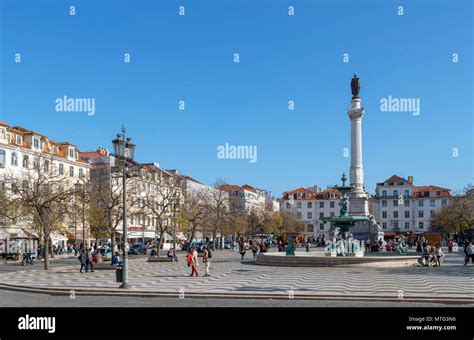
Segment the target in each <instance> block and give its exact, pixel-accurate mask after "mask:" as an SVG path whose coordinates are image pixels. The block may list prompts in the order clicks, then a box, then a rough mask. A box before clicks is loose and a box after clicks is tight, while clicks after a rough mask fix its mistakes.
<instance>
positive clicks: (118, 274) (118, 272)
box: [115, 267, 123, 282]
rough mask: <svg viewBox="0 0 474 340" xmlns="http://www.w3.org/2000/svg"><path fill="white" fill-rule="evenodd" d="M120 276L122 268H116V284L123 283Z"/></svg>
mask: <svg viewBox="0 0 474 340" xmlns="http://www.w3.org/2000/svg"><path fill="white" fill-rule="evenodd" d="M122 275H123V268H122V267H117V269H115V279H116V280H117V282H123V280H122V278H123V276H122Z"/></svg>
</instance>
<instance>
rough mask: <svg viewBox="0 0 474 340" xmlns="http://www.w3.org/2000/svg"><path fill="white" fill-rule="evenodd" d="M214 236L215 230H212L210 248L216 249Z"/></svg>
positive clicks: (215, 235)
mask: <svg viewBox="0 0 474 340" xmlns="http://www.w3.org/2000/svg"><path fill="white" fill-rule="evenodd" d="M216 237H217V232H216V231H215V230H214V231H213V232H212V249H216Z"/></svg>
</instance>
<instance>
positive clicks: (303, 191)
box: [282, 188, 316, 201]
mask: <svg viewBox="0 0 474 340" xmlns="http://www.w3.org/2000/svg"><path fill="white" fill-rule="evenodd" d="M298 193H300V194H310V197H309V198H308V197H306V195H301V197H300V198H298V197H294V196H293V199H295V200H297V201H298V200H301V201H304V200H311V199H313V200H314V199H316V193H315V192H314V191H311V190H309V189H305V188H298V189H295V190H291V191H285V192H284V193H283V198H282V199H284V200H285V199H286V200H287V199H289V196H292V195H295V194H298Z"/></svg>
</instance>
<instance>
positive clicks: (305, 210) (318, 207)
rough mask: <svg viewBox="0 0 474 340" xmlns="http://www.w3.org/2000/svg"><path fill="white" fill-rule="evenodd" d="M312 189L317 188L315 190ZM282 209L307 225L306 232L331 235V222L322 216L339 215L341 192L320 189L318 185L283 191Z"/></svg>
mask: <svg viewBox="0 0 474 340" xmlns="http://www.w3.org/2000/svg"><path fill="white" fill-rule="evenodd" d="M310 189H316V190H318V191H313V190H310ZM279 201H280V211H281V212H287V213H291V214H293V215H294V216H296V217H297V218H298V219H299V220H301V221H302V222H303V224H304V225H305V227H304V232H305V233H306V234H308V235H312V236H313V237H315V238H316V237H319V236H321V237H323V236H324V238H326V239H327V238H328V237H329V231H330V227H331V226H330V223H329V222H326V223H324V222H323V221H321V217H330V216H338V214H339V201H340V193H339V191H338V190H336V189H327V190H320V189H319V187H318V186H313V187H311V188H308V189H306V188H298V189H295V190H291V191H286V192H284V193H283V197H282V198H281V199H280V200H279Z"/></svg>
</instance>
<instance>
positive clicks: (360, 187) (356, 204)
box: [347, 75, 383, 241]
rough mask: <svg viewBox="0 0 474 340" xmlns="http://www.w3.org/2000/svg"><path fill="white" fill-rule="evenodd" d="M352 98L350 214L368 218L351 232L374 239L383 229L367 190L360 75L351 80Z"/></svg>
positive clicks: (363, 238) (362, 237)
mask: <svg viewBox="0 0 474 340" xmlns="http://www.w3.org/2000/svg"><path fill="white" fill-rule="evenodd" d="M351 90H352V96H353V97H352V100H351V108H350V109H349V110H347V114H348V116H349V119H350V121H351V169H350V186H351V189H350V191H349V192H348V194H347V196H348V199H349V215H351V216H361V217H362V216H365V217H367V218H368V219H367V220H365V221H363V222H362V221H361V222H357V223H355V225H354V227H352V228H351V230H350V231H351V233H353V235H354V237H356V238H357V239H359V240H366V239H367V238H370V239H371V240H372V241H374V240H378V239H380V237H382V238H383V231H382V229H381V228H380V226H379V225H378V224H377V222H376V221H375V219H374V217H373V216H371V215H370V213H369V198H370V195H369V194H368V193H367V192H366V191H365V186H364V167H363V165H362V118H363V117H364V107H363V106H362V105H361V102H362V101H361V99H360V98H359V91H360V84H359V77H357V75H354V77H353V78H352V81H351Z"/></svg>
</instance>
